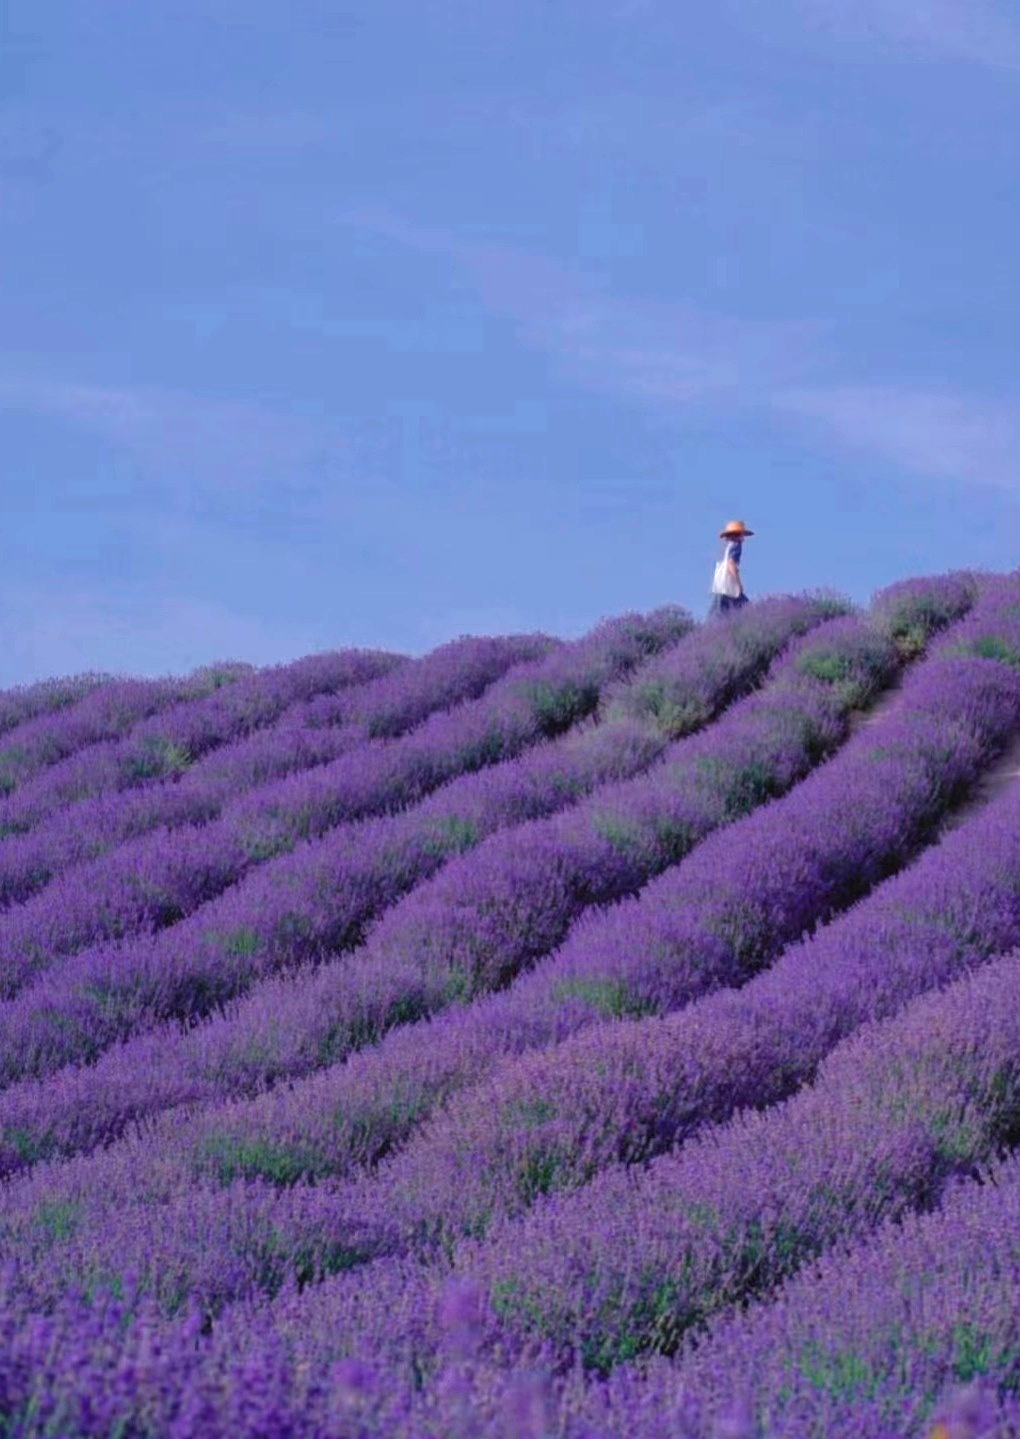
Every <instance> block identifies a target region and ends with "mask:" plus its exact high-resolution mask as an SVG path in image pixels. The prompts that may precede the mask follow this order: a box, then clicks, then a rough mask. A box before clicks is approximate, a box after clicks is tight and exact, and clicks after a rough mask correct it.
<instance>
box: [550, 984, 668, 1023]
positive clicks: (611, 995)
mask: <svg viewBox="0 0 1020 1439" xmlns="http://www.w3.org/2000/svg"><path fill="white" fill-rule="evenodd" d="M553 995H554V997H555V998H556V999H570V998H572V997H576V998H578V999H583V1000H584V1001H585V1002H586V1003H588V1004H590V1005H591V1006H592V1008H593V1009H595V1010H597V1011H598V1012H599V1013H600V1014H604V1015H606V1016H607V1018H610V1019H623V1018H624V1017H626V1016H630V1017H632V1018H640V1017H641V1016H642V1015H645V1014H651V1013H653V1012H654V1006H653V1005H651V1004H649V1003H648V1002H647V1001H645V1000H640V999H636V998H634V997H632V996H631V995H630V993H629V991H628V989H627V985H626V983H625V982H624V981H623V980H619V979H564V980H561V981H560V982H559V983H558V984H557V985H555V986H554V989H553Z"/></svg>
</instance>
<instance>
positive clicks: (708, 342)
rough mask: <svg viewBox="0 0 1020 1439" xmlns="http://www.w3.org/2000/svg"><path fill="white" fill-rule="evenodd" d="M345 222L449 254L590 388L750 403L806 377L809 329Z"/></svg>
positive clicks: (389, 226) (369, 217)
mask: <svg viewBox="0 0 1020 1439" xmlns="http://www.w3.org/2000/svg"><path fill="white" fill-rule="evenodd" d="M346 219H347V220H348V222H349V223H353V224H356V225H359V226H361V227H363V228H365V229H368V230H371V231H373V232H374V233H376V234H379V235H382V236H385V237H386V238H388V239H392V240H396V241H398V242H400V243H402V244H407V245H411V246H413V247H414V248H416V249H419V250H423V251H432V252H434V253H438V254H441V255H443V256H444V257H446V258H447V259H449V260H450V261H451V262H452V263H453V264H454V265H456V266H457V267H458V268H459V269H460V270H461V272H462V273H463V274H464V275H466V276H467V277H468V278H469V280H470V282H471V283H472V284H473V285H474V287H475V288H476V290H477V291H478V294H479V295H480V297H481V299H482V301H483V303H484V304H485V306H486V307H487V309H488V310H489V311H490V312H491V313H492V314H494V315H497V316H500V317H503V318H506V319H508V320H510V321H511V322H512V323H513V324H514V326H515V328H516V332H517V335H518V337H519V338H520V340H521V342H522V343H523V344H524V345H526V346H528V347H529V348H531V349H534V350H539V351H542V352H543V353H545V354H546V355H548V356H549V358H550V360H551V361H552V363H553V365H554V367H555V368H556V369H557V370H558V371H559V372H561V373H562V374H564V375H566V376H568V377H569V378H571V379H573V380H574V381H576V382H577V383H579V384H581V385H583V386H584V387H585V388H589V389H594V390H598V391H601V392H608V393H613V394H616V395H617V396H619V397H620V398H623V399H637V400H640V401H645V402H651V403H652V404H654V405H655V406H656V407H657V408H660V409H661V408H664V407H665V408H669V407H673V408H676V409H679V408H681V407H683V406H685V405H689V404H695V403H698V404H709V403H712V402H714V401H717V400H725V401H726V403H728V404H732V403H733V402H734V401H735V400H736V401H737V402H738V403H746V402H749V401H750V400H751V399H752V398H753V397H754V396H755V395H758V396H760V395H761V394H763V393H765V392H767V390H768V389H769V388H771V387H773V386H775V385H777V384H782V383H790V382H791V381H793V380H794V379H796V378H798V377H800V376H801V375H802V373H803V367H804V362H805V356H806V354H807V351H808V349H809V347H810V345H811V343H812V341H813V339H814V332H813V330H812V329H810V328H809V327H807V326H803V325H793V324H783V323H769V322H760V321H755V322H749V321H744V320H740V319H734V318H731V317H726V316H718V315H711V314H706V313H705V312H703V311H700V310H697V309H696V308H694V307H693V306H689V305H685V304H682V303H668V302H647V301H638V300H626V299H621V298H619V297H617V296H614V295H611V294H609V293H607V292H606V291H605V290H604V289H603V288H601V287H600V286H599V285H598V284H597V283H595V282H593V281H592V280H589V279H586V278H585V277H583V276H580V275H578V274H576V273H574V272H572V271H570V270H569V269H566V268H565V267H564V266H562V265H560V264H557V263H555V262H554V261H551V260H549V259H547V258H545V257H543V256H539V255H533V254H529V253H527V252H526V251H523V250H520V249H516V248H513V247H510V246H505V245H496V244H483V243H477V242H471V241H464V240H461V239H459V238H456V237H453V236H450V235H447V234H444V233H442V232H439V231H435V230H428V229H425V228H423V227H420V226H415V225H410V224H407V223H406V222H404V221H401V220H399V219H395V218H394V217H393V216H392V215H389V214H386V213H382V212H379V211H372V210H366V209H362V210H358V211H354V212H352V213H351V214H349V215H348V216H347V217H346Z"/></svg>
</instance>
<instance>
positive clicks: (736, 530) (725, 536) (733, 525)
mask: <svg viewBox="0 0 1020 1439" xmlns="http://www.w3.org/2000/svg"><path fill="white" fill-rule="evenodd" d="M753 534H754V530H749V529H748V528H747V526H746V525H745V524H744V522H743V520H727V522H726V528H725V529H724V530H720V531H719V538H720V539H721V540H732V539H736V538H740V539H743V537H744V535H753Z"/></svg>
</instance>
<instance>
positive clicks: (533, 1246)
mask: <svg viewBox="0 0 1020 1439" xmlns="http://www.w3.org/2000/svg"><path fill="white" fill-rule="evenodd" d="M1018 744H1020V575H1018V574H1007V575H999V576H988V575H981V576H975V575H971V574H965V573H961V574H952V575H944V576H936V577H932V578H927V579H914V580H909V581H904V582H902V583H900V584H897V585H894V586H891V587H890V588H889V589H887V590H885V591H882V592H880V593H879V594H877V595H876V596H875V597H874V599H873V600H872V602H871V603H870V604H869V605H868V606H867V607H866V608H864V609H863V610H857V609H856V608H855V607H854V606H852V605H850V604H849V603H848V602H846V601H844V600H842V599H841V598H840V597H838V596H833V595H828V594H811V595H801V596H778V597H773V598H770V599H766V600H763V601H760V602H758V603H756V604H755V605H753V606H749V607H748V608H747V609H746V610H744V611H742V612H737V613H735V614H734V615H732V616H729V617H726V618H724V619H721V620H715V621H712V622H709V623H706V624H703V625H701V624H696V623H695V622H694V621H693V620H692V619H691V617H690V616H689V615H687V614H686V613H684V612H683V611H681V610H679V609H677V608H675V607H666V608H664V609H662V610H658V611H654V612H652V613H650V614H647V615H634V614H632V615H624V616H622V617H620V618H618V619H614V620H610V621H606V622H603V623H601V624H600V625H598V626H596V627H595V628H594V629H593V630H592V631H591V632H590V633H589V634H588V635H586V636H584V637H583V638H581V639H580V640H574V641H557V640H554V639H550V638H549V637H547V636H542V635H524V636H510V637H507V638H503V639H473V640H460V641H456V642H454V643H453V644H451V645H446V646H443V647H442V648H441V649H439V650H436V651H434V652H433V653H432V654H430V655H427V656H424V657H423V658H421V659H407V658H405V657H401V656H395V655H389V654H382V653H377V652H373V651H360V650H359V651H340V652H337V653H333V654H326V655H318V656H311V657H309V658H308V659H305V660H300V661H298V662H296V663H295V664H293V665H286V666H279V667H275V668H274V669H272V670H265V671H259V670H251V669H250V668H249V667H245V666H220V667H217V668H216V669H215V670H212V671H202V672H198V673H197V674H196V675H194V676H191V677H189V678H187V679H185V680H181V681H177V680H166V681H124V680H115V679H110V678H107V677H103V676H83V677H75V678H73V679H70V680H61V681H53V682H51V683H49V684H47V685H42V686H33V687H32V688H31V689H26V690H22V691H9V692H6V693H3V694H0V792H2V798H0V1176H2V1186H0V1254H2V1264H0V1286H2V1291H3V1300H2V1309H0V1333H2V1339H0V1436H7V1439H15V1436H17V1439H42V1436H57V1435H59V1436H62V1439H70V1436H79V1435H80V1436H83V1439H84V1436H90V1439H92V1436H95V1439H99V1436H104V1439H105V1436H111V1435H114V1434H116V1435H118V1436H147V1439H149V1436H151V1439H156V1436H164V1435H165V1436H173V1439H184V1436H191V1435H197V1436H214V1435H216V1436H219V1435H224V1434H231V1435H238V1436H251V1439H255V1436H261V1439H285V1436H286V1439H291V1436H292V1439H329V1436H332V1439H374V1436H379V1439H383V1436H407V1439H410V1436H416V1439H419V1436H420V1439H425V1436H434V1439H445V1436H451V1439H453V1436H460V1439H483V1436H507V1439H510V1436H514V1439H548V1436H553V1435H555V1436H562V1439H624V1436H635V1439H667V1436H685V1439H714V1436H722V1435H724V1434H725V1435H730V1436H734V1439H739V1436H745V1439H751V1436H760V1439H765V1436H780V1435H782V1436H790V1439H793V1436H797V1439H800V1436H805V1439H806V1436H817V1439H822V1436H828V1435H832V1434H836V1433H850V1432H853V1433H855V1434H860V1435H864V1436H869V1439H894V1436H903V1439H927V1436H929V1435H938V1436H939V1439H945V1436H947V1435H949V1434H950V1433H952V1434H954V1435H967V1436H969V1439H977V1436H978V1435H979V1434H980V1435H986V1434H987V1435H990V1434H1002V1435H1007V1434H1011V1433H1015V1432H1020V1429H1017V1428H1016V1427H1015V1426H1018V1425H1020V1401H1018V1400H1017V1398H1016V1397H1015V1396H1016V1395H1017V1393H1020V1319H1018V1317H1017V1316H1018V1314H1020V1306H1018V1305H1017V1304H1016V1294H1015V1286H1014V1282H1013V1280H1012V1279H1011V1277H1010V1276H1013V1275H1015V1273H1016V1272H1017V1262H1018V1252H1017V1240H1016V1237H1015V1236H1016V1225H1015V1218H1016V1215H1015V1213H1014V1211H1015V1210H1016V1209H1017V1206H1018V1204H1020V1198H1018V1196H1020V1171H1018V1170H1017V1167H1016V1162H1015V1160H1014V1159H1012V1158H1011V1157H1010V1151H1011V1150H1012V1149H1013V1148H1014V1147H1015V1146H1017V1145H1018V1144H1020V1008H1018V1005H1020V999H1018V996H1020V969H1018V960H1017V958H1016V957H1015V954H1014V951H1015V950H1017V951H1020V785H1018V784H1017V782H1016V781H1017V779H1018V777H1020V770H1018V765H1017V754H1018V751H1017V745H1018ZM940 1246H941V1247H940ZM936 1253H937V1254H938V1255H939V1256H940V1257H939V1258H938V1261H937V1262H936V1260H935V1259H934V1258H933V1255H935V1254H936ZM975 1383H976V1384H977V1385H978V1387H977V1388H976V1389H974V1388H972V1389H969V1390H967V1391H966V1392H962V1391H961V1386H962V1385H968V1384H971V1385H973V1384H975ZM1010 1426H1014V1427H1013V1428H1011V1427H1010Z"/></svg>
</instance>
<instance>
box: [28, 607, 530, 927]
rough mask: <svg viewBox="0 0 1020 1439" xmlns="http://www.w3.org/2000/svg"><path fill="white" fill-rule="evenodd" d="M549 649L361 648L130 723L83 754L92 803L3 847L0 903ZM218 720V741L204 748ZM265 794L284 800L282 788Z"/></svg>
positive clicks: (464, 693) (327, 757) (389, 728)
mask: <svg viewBox="0 0 1020 1439" xmlns="http://www.w3.org/2000/svg"><path fill="white" fill-rule="evenodd" d="M552 647H553V645H552V642H551V641H546V640H545V639H544V638H542V637H541V636H539V637H536V636H522V637H516V638H510V639H505V640H487V639H481V640H476V639H472V640H460V641H456V642H454V643H453V644H449V645H443V646H442V647H441V648H440V649H438V650H434V651H433V652H432V653H431V654H429V655H426V656H424V657H423V658H422V659H420V660H410V661H400V662H399V663H398V662H397V661H396V659H395V657H392V656H386V655H371V654H367V653H366V654H362V653H361V652H359V651H354V652H341V653H340V654H339V655H335V656H333V655H322V656H319V655H315V656H312V657H311V659H309V660H305V661H300V662H299V663H298V664H297V665H288V666H285V667H280V669H278V670H276V671H271V672H270V673H269V674H262V675H259V676H257V677H256V679H257V681H258V683H257V684H254V683H253V685H252V686H251V691H252V692H251V694H250V695H249V697H248V701H245V699H244V696H241V697H240V699H239V702H238V703H237V704H235V705H234V706H233V707H232V709H230V710H227V709H226V707H225V706H224V707H221V713H220V714H218V715H217V714H215V713H213V714H202V713H200V712H199V710H198V708H197V707H189V706H178V707H177V708H176V709H175V710H173V711H171V712H170V715H169V716H168V717H167V724H166V725H165V726H164V728H163V730H162V731H161V732H160V733H159V734H158V735H153V734H152V733H149V732H142V733H139V731H137V730H136V731H134V732H133V733H132V735H131V736H130V737H129V738H128V739H127V740H125V741H123V742H121V744H120V745H110V746H107V747H105V748H103V747H100V752H96V751H92V752H90V754H89V755H88V756H85V755H83V756H81V757H80V760H79V764H80V766H81V768H82V771H83V774H82V777H81V784H82V788H83V790H85V791H87V793H88V794H89V796H90V798H87V799H84V800H81V801H79V802H78V803H76V804H73V805H65V806H64V807H63V808H62V809H61V810H59V811H58V812H57V813H56V814H54V815H52V816H50V818H49V819H48V820H47V821H44V822H42V823H40V824H38V825H37V826H36V827H35V828H34V829H33V830H32V831H31V832H30V833H28V834H22V835H18V836H17V837H16V838H14V839H12V840H9V841H8V842H7V843H6V844H5V845H4V846H3V848H2V849H0V898H2V899H7V900H12V899H14V900H23V899H26V898H27V897H28V896H29V895H30V894H32V893H34V892H35V891H38V890H39V889H41V888H42V887H43V886H44V885H45V884H46V883H47V882H48V881H49V880H50V879H51V878H52V877H53V876H54V875H56V874H59V873H60V872H61V871H62V870H64V869H67V868H68V867H69V866H71V865H72V864H76V863H82V862H85V861H87V860H89V859H92V858H95V857H96V856H98V855H100V854H103V853H104V852H106V851H107V850H109V849H111V848H113V847H115V846H116V845H117V844H121V843H124V842H125V841H127V840H129V839H132V838H134V837H135V836H137V835H140V834H143V833H145V832H146V831H148V830H152V829H156V828H158V827H159V826H161V825H168V826H173V825H183V824H188V823H191V824H197V823H207V822H208V821H209V820H212V819H215V818H216V817H217V816H218V815H219V813H220V811H221V810H222V809H223V807H224V805H225V804H227V803H228V802H229V801H231V800H236V798H237V797H238V796H240V795H241V794H243V792H244V791H245V790H247V789H250V788H251V787H252V786H253V785H254V784H262V783H265V782H266V781H268V780H271V779H276V778H282V777H284V776H285V775H288V774H290V773H292V772H296V771H298V770H300V769H303V768H307V767H310V766H312V765H317V764H324V763H328V762H329V761H331V760H335V759H337V758H339V756H340V755H341V754H344V753H345V752H346V751H347V750H350V749H353V748H354V747H355V745H357V744H359V743H361V742H362V741H364V740H365V739H370V738H379V737H387V738H392V737H396V736H397V735H399V734H402V733H403V732H404V731H406V730H408V729H411V728H412V727H413V726H414V725H416V724H419V723H420V722H421V721H422V720H424V719H426V718H427V717H428V716H429V715H430V714H431V713H432V712H433V711H435V710H440V709H447V708H448V707H450V706H451V705H454V704H457V703H460V702H462V701H463V700H466V699H474V698H477V697H478V696H479V695H480V694H481V693H482V692H483V691H484V690H485V688H486V687H487V686H488V685H490V684H492V683H493V681H494V680H497V679H499V678H500V677H501V676H502V675H504V674H505V673H506V671H507V670H509V669H510V668H511V666H513V665H516V664H520V663H522V662H525V661H527V660H530V659H535V658H536V657H539V656H541V655H542V654H543V653H544V652H547V651H548V650H550V649H551V648H552ZM235 688H237V687H235ZM323 690H331V691H333V692H332V693H328V694H323V693H321V691H323ZM338 690H339V693H337V691H338ZM322 702H326V703H328V704H329V706H330V710H331V713H332V714H333V715H334V717H335V718H336V726H334V727H332V728H330V727H327V726H324V725H322V724H320V723H318V722H316V723H315V724H312V723H310V722H309V721H310V719H311V718H312V717H313V716H314V717H315V718H316V721H318V718H319V717H320V711H319V707H320V705H321V703H322ZM191 709H193V710H194V711H195V712H194V713H193V714H185V715H184V718H183V721H182V722H179V719H178V717H179V716H180V715H181V712H182V710H191ZM171 721H172V723H171ZM256 724H258V725H260V726H262V727H261V728H255V725H256ZM214 725H218V739H217V741H216V743H217V745H221V746H222V747H219V748H210V744H209V741H210V740H211V738H212V735H213V731H212V727H213V726H214ZM196 731H198V732H200V733H201V736H202V739H203V742H202V743H201V744H199V745H196V743H195V735H196ZM242 735H243V736H244V737H243V738H241V736H242ZM234 736H237V738H236V739H235V740H234V742H233V743H231V742H230V741H231V739H232V738H234ZM146 754H150V755H151V756H152V757H153V761H154V763H155V762H156V761H157V760H158V763H159V764H161V765H162V764H164V761H165V762H166V764H167V765H174V764H178V765H180V766H181V769H180V772H178V773H177V774H176V775H175V776H174V777H173V778H172V781H171V782H164V783H155V784H145V783H144V782H142V780H141V779H140V775H142V774H143V773H144V766H143V765H142V764H141V761H140V758H139V757H140V756H144V755H146ZM86 769H87V771H88V772H87V774H85V773H84V772H85V770H86ZM267 800H275V801H276V802H279V800H280V795H279V794H278V793H269V794H267ZM33 804H34V801H33ZM33 812H34V811H33Z"/></svg>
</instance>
